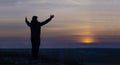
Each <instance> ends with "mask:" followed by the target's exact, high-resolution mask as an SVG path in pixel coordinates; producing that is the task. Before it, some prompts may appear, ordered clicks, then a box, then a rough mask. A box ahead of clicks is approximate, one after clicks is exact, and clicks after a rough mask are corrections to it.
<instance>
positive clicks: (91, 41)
mask: <svg viewBox="0 0 120 65" xmlns="http://www.w3.org/2000/svg"><path fill="white" fill-rule="evenodd" d="M80 42H82V43H85V44H91V43H93V42H96V41H95V39H94V38H92V37H84V38H81V40H80Z"/></svg>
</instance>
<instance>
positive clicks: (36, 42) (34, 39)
mask: <svg viewBox="0 0 120 65" xmlns="http://www.w3.org/2000/svg"><path fill="white" fill-rule="evenodd" d="M52 18H54V15H50V17H49V18H48V19H47V20H45V21H43V22H38V20H37V16H33V17H32V21H31V22H29V21H28V20H27V17H26V18H25V22H26V24H27V25H28V26H29V27H30V30H31V43H32V56H33V57H34V58H37V57H38V52H39V46H40V34H41V26H43V25H45V24H47V23H48V22H50V21H51V20H52Z"/></svg>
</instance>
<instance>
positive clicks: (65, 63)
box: [0, 48, 120, 65]
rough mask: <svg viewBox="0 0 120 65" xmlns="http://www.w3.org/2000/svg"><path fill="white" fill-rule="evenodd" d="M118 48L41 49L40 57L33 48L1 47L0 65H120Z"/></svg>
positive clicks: (119, 50)
mask: <svg viewBox="0 0 120 65" xmlns="http://www.w3.org/2000/svg"><path fill="white" fill-rule="evenodd" d="M119 60H120V49H118V48H64V49H63V48H62V49H60V48H59V49H40V51H39V56H38V59H36V60H34V59H32V58H31V49H0V65H119V64H120V62H119Z"/></svg>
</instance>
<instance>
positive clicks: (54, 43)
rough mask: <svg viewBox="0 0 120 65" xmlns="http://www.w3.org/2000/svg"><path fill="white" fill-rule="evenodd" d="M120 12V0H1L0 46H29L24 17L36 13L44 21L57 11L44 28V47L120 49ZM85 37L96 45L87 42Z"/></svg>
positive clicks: (27, 30) (28, 34) (28, 35)
mask: <svg viewBox="0 0 120 65" xmlns="http://www.w3.org/2000/svg"><path fill="white" fill-rule="evenodd" d="M119 11H120V1H119V0H10V1H8V0H0V47H1V48H30V47H31V43H30V40H29V37H30V31H29V28H28V27H27V25H26V24H25V22H24V18H25V17H28V20H29V21H30V20H31V17H32V16H34V15H36V16H38V17H39V21H40V22H42V21H44V20H45V19H47V18H48V17H49V15H50V14H54V15H55V18H54V19H53V20H52V21H51V22H50V23H48V24H47V25H45V26H43V27H42V43H41V47H42V48H49V47H50V48H72V47H74V48H81V47H114V48H118V47H119V43H120V41H119V39H120V26H119V24H120V18H119V17H120V13H119ZM86 38H89V39H91V40H93V41H92V43H94V44H92V43H91V44H85V42H84V41H83V40H84V39H86ZM69 43H70V44H69ZM82 43H84V44H82ZM98 43H99V44H98Z"/></svg>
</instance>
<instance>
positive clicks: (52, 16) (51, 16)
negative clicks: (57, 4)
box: [41, 15, 54, 26]
mask: <svg viewBox="0 0 120 65" xmlns="http://www.w3.org/2000/svg"><path fill="white" fill-rule="evenodd" d="M52 18H54V15H50V17H49V18H48V19H47V20H45V21H43V22H41V26H43V25H45V24H47V23H48V22H50V21H51V20H52Z"/></svg>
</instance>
